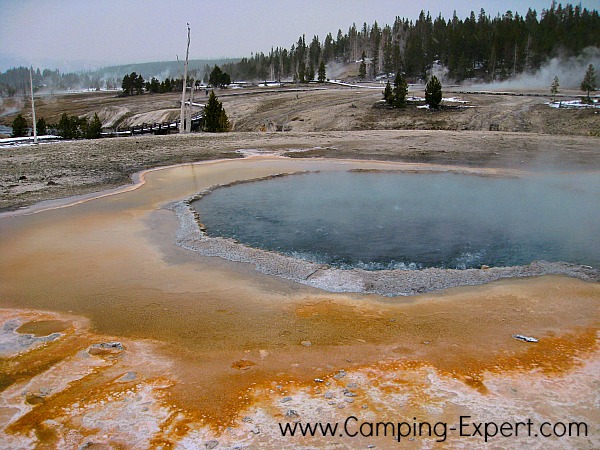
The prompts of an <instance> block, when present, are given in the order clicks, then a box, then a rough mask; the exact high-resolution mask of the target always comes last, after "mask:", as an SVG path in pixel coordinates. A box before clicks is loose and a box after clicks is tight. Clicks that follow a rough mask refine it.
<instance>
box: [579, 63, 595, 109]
mask: <svg viewBox="0 0 600 450" xmlns="http://www.w3.org/2000/svg"><path fill="white" fill-rule="evenodd" d="M596 89H597V85H596V72H595V70H594V66H593V65H592V64H590V65H589V66H588V68H587V70H586V72H585V76H584V77H583V81H582V82H581V90H582V91H584V92H586V91H587V102H588V103H590V91H595V90H596Z"/></svg>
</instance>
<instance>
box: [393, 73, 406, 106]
mask: <svg viewBox="0 0 600 450" xmlns="http://www.w3.org/2000/svg"><path fill="white" fill-rule="evenodd" d="M392 94H393V95H392V97H393V105H394V107H396V108H404V107H405V106H406V95H407V94H408V83H407V82H406V80H405V79H404V76H403V75H402V72H398V73H397V74H396V78H395V79H394V89H393V91H392Z"/></svg>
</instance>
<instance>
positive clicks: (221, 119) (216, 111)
mask: <svg viewBox="0 0 600 450" xmlns="http://www.w3.org/2000/svg"><path fill="white" fill-rule="evenodd" d="M228 129H229V120H228V119H227V114H226V113H225V110H224V109H223V104H222V103H221V102H220V101H219V100H218V99H217V96H216V95H215V92H214V91H211V92H210V95H209V96H208V101H207V102H206V106H204V131H208V132H210V133H220V132H224V131H228Z"/></svg>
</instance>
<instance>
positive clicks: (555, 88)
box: [550, 76, 560, 101]
mask: <svg viewBox="0 0 600 450" xmlns="http://www.w3.org/2000/svg"><path fill="white" fill-rule="evenodd" d="M558 86H560V85H559V84H558V77H557V76H555V77H554V81H552V85H550V93H551V94H552V101H554V100H555V98H556V94H558Z"/></svg>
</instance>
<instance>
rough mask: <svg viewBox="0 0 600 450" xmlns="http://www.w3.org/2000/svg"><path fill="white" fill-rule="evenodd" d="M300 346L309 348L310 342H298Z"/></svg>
mask: <svg viewBox="0 0 600 450" xmlns="http://www.w3.org/2000/svg"><path fill="white" fill-rule="evenodd" d="M300 344H302V345H304V346H305V347H310V346H311V345H312V342H310V341H302V342H300Z"/></svg>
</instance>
